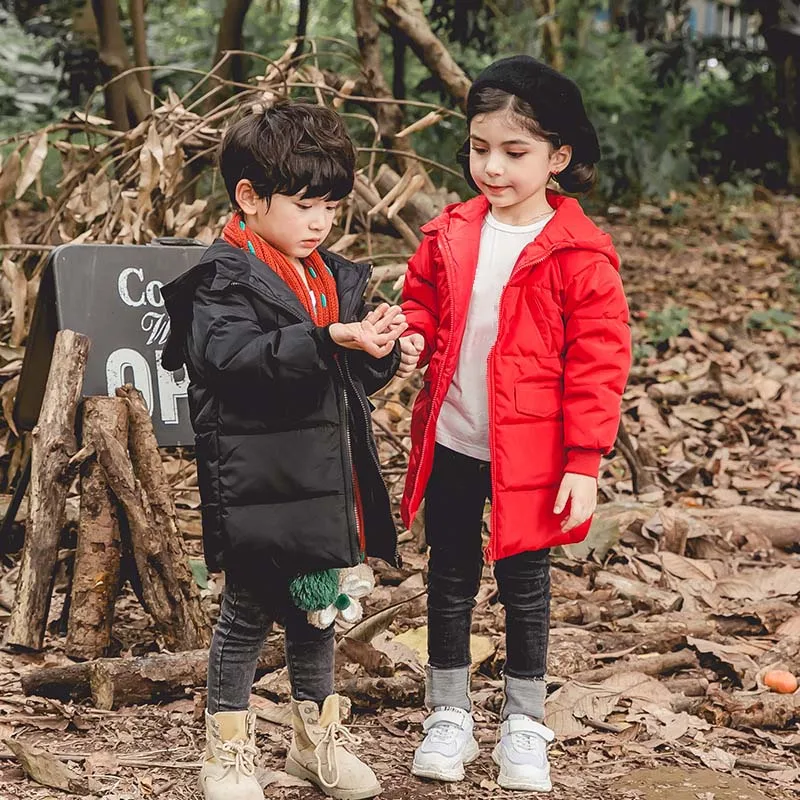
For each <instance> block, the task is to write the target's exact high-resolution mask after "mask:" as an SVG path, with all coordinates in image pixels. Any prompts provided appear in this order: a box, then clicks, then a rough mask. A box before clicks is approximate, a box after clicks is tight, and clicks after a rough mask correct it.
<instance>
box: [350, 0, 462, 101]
mask: <svg viewBox="0 0 800 800" xmlns="http://www.w3.org/2000/svg"><path fill="white" fill-rule="evenodd" d="M380 10H381V13H382V14H383V15H384V16H385V17H386V19H387V20H388V22H389V24H390V25H392V26H393V27H394V28H397V29H398V30H399V31H400V32H401V33H404V34H405V35H406V37H407V39H408V42H409V44H410V45H411V49H412V50H413V51H414V53H416V55H417V57H418V58H419V59H420V61H422V63H423V64H425V66H426V67H428V69H429V70H430V71H431V72H432V73H433V74H434V75H435V76H436V77H437V78H439V80H440V81H441V82H442V85H443V86H444V88H445V89H446V90H447V91H448V92H449V93H450V95H451V96H452V98H453V99H454V100H455V101H456V103H458V105H460V106H461V107H462V108H463V107H464V106H465V105H466V101H467V93H468V92H469V87H470V86H471V85H472V81H470V79H469V78H468V77H467V76H466V74H465V73H464V70H462V69H461V67H459V66H458V64H457V63H456V61H455V59H454V58H453V56H452V55H451V54H450V51H449V50H448V49H447V47H446V46H445V45H444V43H443V42H442V41H441V40H440V39H439V37H438V36H437V35H436V34H435V33H434V32H433V30H432V29H431V26H430V23H429V22H428V19H427V17H426V16H425V10H424V9H423V7H422V3H421V2H420V0H382V2H381V8H380ZM356 27H358V26H356Z"/></svg>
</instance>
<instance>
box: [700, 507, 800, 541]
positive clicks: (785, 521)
mask: <svg viewBox="0 0 800 800" xmlns="http://www.w3.org/2000/svg"><path fill="white" fill-rule="evenodd" d="M693 513H694V514H696V515H697V516H698V517H700V518H701V519H703V520H704V521H705V522H706V523H707V524H709V525H712V526H714V527H716V528H719V529H720V530H721V531H722V532H723V533H731V532H732V533H734V534H736V535H739V536H747V535H748V534H759V535H761V536H766V537H767V538H768V539H769V540H770V541H771V542H772V545H773V547H778V548H781V549H783V550H791V549H792V548H793V547H794V546H796V545H798V544H800V511H782V510H780V509H773V508H758V507H756V506H735V507H734V508H713V509H708V510H704V511H695V512H693Z"/></svg>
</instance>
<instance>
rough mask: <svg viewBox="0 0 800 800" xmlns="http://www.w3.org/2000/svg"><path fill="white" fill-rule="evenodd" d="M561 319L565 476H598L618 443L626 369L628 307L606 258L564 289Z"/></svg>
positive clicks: (628, 348)
mask: <svg viewBox="0 0 800 800" xmlns="http://www.w3.org/2000/svg"><path fill="white" fill-rule="evenodd" d="M564 320H565V324H566V365H565V370H564V444H565V446H566V448H567V465H566V469H565V471H566V472H575V473H579V474H582V475H592V476H593V477H597V473H598V470H599V468H600V457H601V455H603V454H604V453H608V452H609V451H610V450H611V449H612V447H613V446H614V442H615V440H616V438H617V430H618V429H619V418H620V403H621V400H622V393H623V392H624V390H625V383H626V381H627V379H628V371H629V370H630V365H631V335H630V328H629V327H628V304H627V302H626V300H625V293H624V291H623V288H622V280H621V279H620V276H619V273H618V272H617V270H616V269H614V267H613V266H612V265H611V263H610V262H609V261H608V260H607V259H601V260H599V261H596V262H594V263H593V264H591V265H590V266H588V267H586V268H585V269H583V270H581V272H579V273H578V274H577V275H576V276H575V277H574V278H573V279H572V281H571V282H570V283H569V284H568V286H567V287H566V289H565V302H564Z"/></svg>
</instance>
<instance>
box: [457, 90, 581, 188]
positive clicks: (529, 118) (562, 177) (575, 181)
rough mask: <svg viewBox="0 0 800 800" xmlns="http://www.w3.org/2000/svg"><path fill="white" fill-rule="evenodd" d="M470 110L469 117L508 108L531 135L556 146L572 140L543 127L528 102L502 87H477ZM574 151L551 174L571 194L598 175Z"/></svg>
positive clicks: (556, 147)
mask: <svg viewBox="0 0 800 800" xmlns="http://www.w3.org/2000/svg"><path fill="white" fill-rule="evenodd" d="M470 111H471V112H472V113H471V118H473V117H475V116H477V115H478V114H491V113H493V112H494V111H508V112H509V113H510V114H512V116H513V119H514V120H515V121H516V122H518V123H519V125H520V127H521V128H523V129H524V130H526V131H528V133H530V135H531V136H533V137H534V138H536V139H541V140H543V141H546V142H549V143H550V145H551V146H552V147H554V148H555V149H558V148H559V147H561V146H562V145H564V144H571V143H570V142H569V141H566V140H564V139H563V138H562V136H561V135H560V134H559V133H556V132H555V131H548V130H545V129H544V128H542V126H541V124H540V123H539V121H538V119H537V118H536V112H535V111H534V109H533V106H532V105H531V104H530V103H528V102H527V101H526V100H523V99H522V98H521V97H518V96H517V95H515V94H510V93H509V92H506V91H504V90H503V89H497V88H495V87H493V86H487V87H485V88H480V89H478V91H477V92H475V94H474V96H473V97H472V98H471V108H470ZM575 155H576V151H573V155H572V159H571V160H570V162H569V164H568V165H567V166H566V167H565V169H564V170H563V171H562V172H560V173H559V174H558V175H554V176H553V179H554V180H555V181H557V182H558V184H559V185H560V186H561V188H562V189H563V190H564V191H565V192H569V193H570V194H579V193H581V192H588V191H589V189H591V188H592V186H594V182H595V180H596V179H597V167H596V166H595V165H594V164H593V163H590V162H586V161H580V160H579V159H576V158H575Z"/></svg>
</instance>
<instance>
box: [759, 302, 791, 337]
mask: <svg viewBox="0 0 800 800" xmlns="http://www.w3.org/2000/svg"><path fill="white" fill-rule="evenodd" d="M747 327H748V328H755V329H756V330H762V331H779V332H780V333H782V334H783V335H784V336H785V337H786V338H787V339H794V337H795V336H797V318H796V317H795V315H794V314H792V313H790V312H788V311H784V310H783V309H780V308H769V309H767V310H766V311H753V312H752V313H751V314H750V316H749V317H748V318H747Z"/></svg>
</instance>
